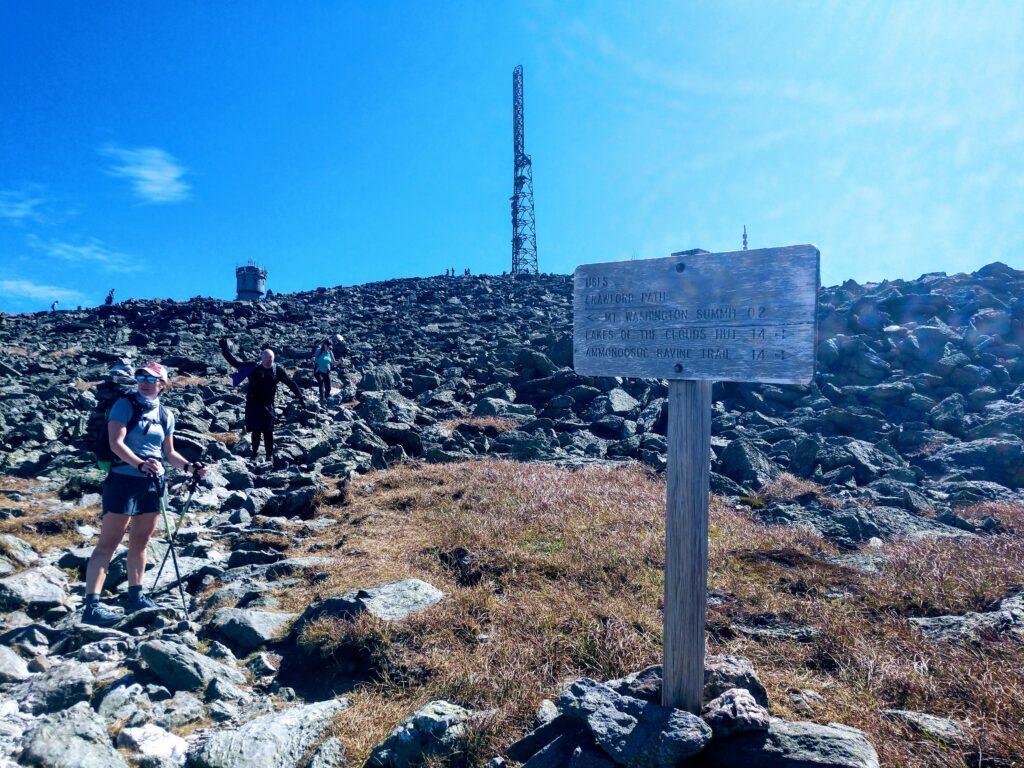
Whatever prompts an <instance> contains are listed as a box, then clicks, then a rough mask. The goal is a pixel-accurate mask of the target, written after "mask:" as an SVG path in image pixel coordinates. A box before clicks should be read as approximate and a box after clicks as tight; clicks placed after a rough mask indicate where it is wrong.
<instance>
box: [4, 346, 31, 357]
mask: <svg viewBox="0 0 1024 768" xmlns="http://www.w3.org/2000/svg"><path fill="white" fill-rule="evenodd" d="M0 354H4V355H14V356H15V357H31V356H32V353H31V352H29V351H28V350H27V349H25V348H24V347H0Z"/></svg>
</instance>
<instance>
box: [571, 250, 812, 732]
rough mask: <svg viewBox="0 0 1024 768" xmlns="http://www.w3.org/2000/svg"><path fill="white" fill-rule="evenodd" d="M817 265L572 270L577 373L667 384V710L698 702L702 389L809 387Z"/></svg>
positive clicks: (782, 260)
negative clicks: (720, 385) (716, 384)
mask: <svg viewBox="0 0 1024 768" xmlns="http://www.w3.org/2000/svg"><path fill="white" fill-rule="evenodd" d="M819 262H820V254H819V253H818V249H817V248H815V247H814V246H813V245H795V246H787V247H784V248H763V249H760V250H754V251H735V252H732V253H695V254H692V255H677V256H671V257H669V258H667V259H646V260H643V261H621V262H614V263H606V264H585V265H583V266H580V267H578V268H577V269H576V273H575V276H574V288H573V364H574V367H575V368H576V372H577V373H581V374H585V375H589V376H636V377H640V378H658V379H668V380H669V398H668V470H667V479H668V489H667V493H668V498H667V504H666V520H665V614H664V665H663V670H662V703H663V704H664V705H665V706H670V707H677V708H680V709H685V710H687V711H689V712H693V713H699V712H700V710H701V707H702V705H703V692H704V619H705V612H706V609H707V570H708V569H707V560H708V494H709V475H710V454H711V383H712V381H747V382H763V383H778V384H809V383H810V381H811V378H812V377H813V375H814V362H815V343H816V340H817V319H816V305H817V296H818V285H819Z"/></svg>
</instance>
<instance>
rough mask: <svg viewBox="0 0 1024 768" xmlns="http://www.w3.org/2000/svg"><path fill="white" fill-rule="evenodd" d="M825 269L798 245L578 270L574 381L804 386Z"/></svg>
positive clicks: (811, 359)
mask: <svg viewBox="0 0 1024 768" xmlns="http://www.w3.org/2000/svg"><path fill="white" fill-rule="evenodd" d="M818 261H819V255H818V249H817V248H815V247H814V246H813V245H795V246H789V247H786V248H763V249H760V250H756V251H736V252H733V253H698V254H694V255H692V256H678V257H676V256H670V257H669V258H667V259H645V260H643V261H619V262H614V263H609V264H585V265H583V266H581V267H577V269H576V274H575V278H574V287H573V358H574V359H573V362H574V367H575V368H576V372H577V373H583V374H588V375H591V376H636V377H640V378H657V379H690V380H695V379H705V380H709V381H754V382H762V383H776V384H797V383H800V384H806V383H808V382H809V381H810V380H811V377H812V376H813V374H814V353H815V333H816V325H815V306H816V303H817V297H818Z"/></svg>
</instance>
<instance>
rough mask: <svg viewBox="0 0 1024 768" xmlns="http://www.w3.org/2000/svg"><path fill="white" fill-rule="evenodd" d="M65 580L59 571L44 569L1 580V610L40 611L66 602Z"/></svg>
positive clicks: (49, 566)
mask: <svg viewBox="0 0 1024 768" xmlns="http://www.w3.org/2000/svg"><path fill="white" fill-rule="evenodd" d="M67 588H68V579H67V576H65V575H64V573H63V572H62V571H61V570H60V569H59V568H54V567H53V566H52V565H44V566H43V567H42V568H29V569H28V570H26V571H22V572H21V573H16V574H14V575H13V576H8V577H7V578H5V579H0V609H2V610H7V611H11V610H15V609H18V608H21V609H24V610H26V611H43V610H47V609H49V608H55V607H57V606H58V605H63V604H64V603H65V601H67V599H68V589H67Z"/></svg>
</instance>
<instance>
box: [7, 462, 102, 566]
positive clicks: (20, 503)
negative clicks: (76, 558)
mask: <svg viewBox="0 0 1024 768" xmlns="http://www.w3.org/2000/svg"><path fill="white" fill-rule="evenodd" d="M11 493H18V494H21V495H22V496H24V499H23V500H15V499H12V498H11V497H10V494H11ZM60 503H61V502H60V500H59V499H58V498H57V496H56V493H55V492H54V491H52V490H47V489H44V487H43V486H41V485H40V484H39V483H38V482H36V481H33V480H28V479H25V478H19V477H0V508H4V509H7V510H10V512H9V514H11V516H10V517H8V518H7V519H4V520H0V533H8V534H11V535H13V536H17V537H18V538H19V539H23V540H24V541H27V542H28V543H29V544H31V545H32V547H33V548H34V549H35V550H36V551H37V552H45V551H46V550H48V549H50V548H52V547H58V548H59V547H69V546H73V545H75V544H80V543H81V542H82V537H81V536H79V535H78V533H77V532H76V531H75V528H76V527H78V526H80V525H86V524H90V525H96V526H98V525H99V519H100V509H99V507H98V506H97V505H92V506H88V507H71V508H68V509H57V510H53V509H51V507H52V506H54V505H56V504H60Z"/></svg>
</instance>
